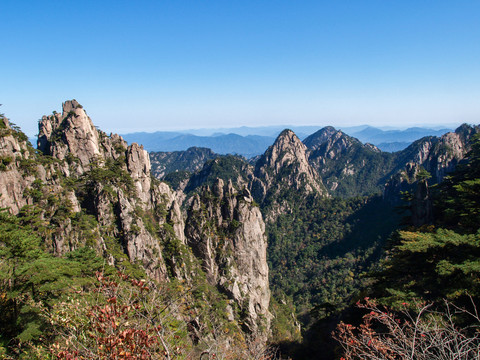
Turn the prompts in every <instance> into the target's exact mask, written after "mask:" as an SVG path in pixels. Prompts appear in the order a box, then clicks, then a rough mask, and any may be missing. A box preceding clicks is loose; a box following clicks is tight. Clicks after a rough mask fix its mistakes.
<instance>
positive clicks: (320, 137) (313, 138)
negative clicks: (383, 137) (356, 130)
mask: <svg viewBox="0 0 480 360" xmlns="http://www.w3.org/2000/svg"><path fill="white" fill-rule="evenodd" d="M303 143H304V144H305V146H307V148H308V149H310V150H312V151H314V152H315V151H318V153H317V154H316V156H319V155H320V156H323V157H328V158H330V159H333V158H335V157H336V156H338V155H339V154H341V153H343V152H345V151H346V150H348V149H350V148H351V147H353V146H363V145H362V144H361V142H360V141H359V140H357V139H355V138H353V137H350V136H348V135H346V134H345V133H343V132H342V131H340V130H336V129H335V128H333V127H332V126H327V127H325V128H323V129H320V130H319V131H317V132H316V133H314V134H312V135H310V136H308V137H307V138H306V139H305V140H304V141H303ZM369 149H370V147H369Z"/></svg>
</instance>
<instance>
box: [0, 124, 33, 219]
mask: <svg viewBox="0 0 480 360" xmlns="http://www.w3.org/2000/svg"><path fill="white" fill-rule="evenodd" d="M21 135H23V134H20V133H19V132H18V131H15V130H14V129H12V127H11V126H10V123H9V121H8V119H7V118H5V117H3V116H0V172H1V176H0V207H1V208H9V209H10V211H12V212H13V213H14V214H17V213H18V212H19V211H20V209H21V208H22V207H23V206H25V205H27V204H29V202H30V201H29V198H28V197H26V196H24V193H25V191H26V190H27V189H28V188H29V187H30V186H31V184H32V183H33V181H34V180H35V177H34V175H33V173H32V171H28V170H33V169H32V168H36V166H35V165H34V164H32V163H30V161H29V160H30V159H31V158H32V156H33V154H34V150H33V148H32V146H31V145H30V144H29V143H28V139H27V138H26V136H23V137H22V136H21ZM27 167H28V169H27Z"/></svg>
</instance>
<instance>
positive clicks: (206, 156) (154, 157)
mask: <svg viewBox="0 0 480 360" xmlns="http://www.w3.org/2000/svg"><path fill="white" fill-rule="evenodd" d="M149 156H150V162H151V164H152V174H153V176H155V177H156V178H157V179H162V178H163V177H164V176H165V175H166V174H169V173H172V172H176V171H188V172H195V171H197V170H199V169H201V168H202V166H203V164H205V162H207V161H208V160H212V159H215V158H216V157H217V156H219V155H218V154H215V153H214V152H213V151H212V150H210V149H207V148H198V147H191V148H188V149H187V150H185V151H173V152H160V151H159V152H150V153H149Z"/></svg>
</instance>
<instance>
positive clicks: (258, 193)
mask: <svg viewBox="0 0 480 360" xmlns="http://www.w3.org/2000/svg"><path fill="white" fill-rule="evenodd" d="M255 177H256V179H255V180H254V181H253V183H252V193H253V195H254V197H255V198H256V199H259V201H261V202H263V201H264V200H265V199H266V198H267V196H268V197H273V196H275V195H278V193H279V192H280V191H281V189H282V188H283V189H285V188H289V189H296V190H300V189H303V191H304V192H305V193H306V194H310V193H314V192H315V193H318V194H320V195H323V196H328V193H327V191H326V189H325V187H324V186H323V183H322V180H321V178H320V176H319V174H318V173H317V171H316V170H315V169H314V168H313V167H312V166H311V165H310V164H309V162H308V156H307V148H306V146H305V145H304V144H303V143H302V142H301V141H300V139H299V138H298V137H297V136H296V135H295V133H294V132H293V131H291V130H284V131H283V132H282V133H281V134H280V135H279V136H278V138H277V139H276V140H275V143H274V144H273V145H272V146H270V147H269V148H268V150H267V151H266V152H265V154H264V155H263V156H262V157H260V159H259V160H258V161H257V163H256V165H255Z"/></svg>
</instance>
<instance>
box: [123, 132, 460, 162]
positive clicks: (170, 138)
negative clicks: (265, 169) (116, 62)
mask: <svg viewBox="0 0 480 360" xmlns="http://www.w3.org/2000/svg"><path fill="white" fill-rule="evenodd" d="M284 128H285V127H278V126H272V127H258V128H251V127H241V128H230V129H227V128H225V129H214V130H208V129H204V130H185V131H182V132H154V133H146V132H141V133H131V134H124V135H122V137H123V138H124V139H125V140H126V141H127V142H129V143H132V142H136V143H139V144H143V146H144V147H145V149H147V150H148V151H150V152H171V151H183V150H187V149H188V148H189V147H192V146H194V147H205V148H209V149H211V150H212V151H214V152H216V153H218V154H237V155H242V156H244V157H246V158H251V157H254V156H256V155H260V154H262V153H264V152H265V150H266V149H267V147H268V146H269V145H270V144H272V142H273V141H274V140H275V138H276V137H277V136H278V134H280V133H281V131H282V130H283V129H284ZM289 128H291V129H292V130H293V131H294V132H295V133H296V135H297V136H298V137H299V138H300V139H304V138H306V137H307V136H308V135H310V134H312V133H314V132H315V131H317V130H319V127H315V126H292V127H289ZM341 130H342V131H343V132H344V133H346V134H348V135H350V136H352V137H355V138H357V139H359V140H360V141H362V142H364V143H371V144H374V145H376V146H377V147H378V148H380V149H381V150H383V151H388V152H395V151H399V150H403V149H404V148H406V147H407V146H408V145H409V144H411V143H412V142H413V141H415V140H417V139H419V138H421V137H424V136H441V135H443V134H445V133H447V132H449V131H451V129H447V128H443V129H432V128H420V127H415V128H408V129H405V130H382V129H379V128H375V127H371V126H355V127H344V128H341Z"/></svg>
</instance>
